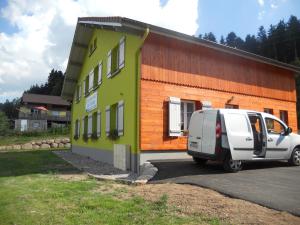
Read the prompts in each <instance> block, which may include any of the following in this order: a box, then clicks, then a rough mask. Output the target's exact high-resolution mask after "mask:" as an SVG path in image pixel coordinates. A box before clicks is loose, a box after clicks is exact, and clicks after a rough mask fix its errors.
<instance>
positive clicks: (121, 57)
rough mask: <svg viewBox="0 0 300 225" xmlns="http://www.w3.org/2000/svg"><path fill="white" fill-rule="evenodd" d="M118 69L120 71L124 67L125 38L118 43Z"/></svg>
mask: <svg viewBox="0 0 300 225" xmlns="http://www.w3.org/2000/svg"><path fill="white" fill-rule="evenodd" d="M118 56H119V59H118V62H119V69H122V68H123V67H124V65H125V37H122V38H121V40H120V43H119V54H118Z"/></svg>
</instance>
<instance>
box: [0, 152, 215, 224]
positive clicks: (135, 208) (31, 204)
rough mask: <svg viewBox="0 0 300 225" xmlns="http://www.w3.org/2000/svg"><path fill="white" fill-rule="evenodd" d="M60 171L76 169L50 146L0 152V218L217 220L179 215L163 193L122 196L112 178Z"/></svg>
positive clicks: (144, 221)
mask: <svg viewBox="0 0 300 225" xmlns="http://www.w3.org/2000/svg"><path fill="white" fill-rule="evenodd" d="M61 174H79V171H77V170H76V169H74V168H73V167H72V166H71V165H69V164H67V163H66V162H65V161H63V160H61V159H60V158H58V157H57V156H55V155H54V154H53V153H52V152H51V151H48V150H42V151H41V150H40V151H26V152H21V151H19V152H17V151H11V152H4V153H0V224H1V225H6V224H16V225H18V224H22V225H26V224H30V225H31V224H47V225H48V224H49V225H51V224H66V225H68V224H143V225H147V224H151V225H152V224H155V225H159V224H203V223H205V224H207V223H208V224H219V221H218V220H217V219H214V218H212V219H203V217H201V216H197V215H195V216H189V217H187V216H185V215H181V214H180V213H179V212H178V211H177V210H176V209H175V208H172V207H169V206H168V205H167V199H168V196H167V195H163V196H162V197H161V198H160V199H159V200H158V201H156V202H147V201H146V200H144V199H142V198H140V197H129V198H122V194H126V190H125V189H124V190H122V189H117V188H113V183H112V182H108V181H96V180H94V179H90V178H85V179H83V180H67V179H62V178H61V177H60V176H59V175H61ZM124 187H127V186H124ZM127 188H130V187H127ZM99 190H100V191H99ZM103 190H109V191H103Z"/></svg>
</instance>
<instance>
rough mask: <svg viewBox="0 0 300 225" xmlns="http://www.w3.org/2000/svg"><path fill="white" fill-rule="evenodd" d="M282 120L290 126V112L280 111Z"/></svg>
mask: <svg viewBox="0 0 300 225" xmlns="http://www.w3.org/2000/svg"><path fill="white" fill-rule="evenodd" d="M279 113H280V119H281V120H282V121H283V122H284V123H285V124H286V125H288V124H289V120H288V112H287V111H286V110H280V111H279Z"/></svg>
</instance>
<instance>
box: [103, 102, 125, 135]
mask: <svg viewBox="0 0 300 225" xmlns="http://www.w3.org/2000/svg"><path fill="white" fill-rule="evenodd" d="M105 117H106V118H105V131H106V136H123V135H124V101H120V102H118V103H116V104H113V105H110V106H107V107H106V110H105Z"/></svg>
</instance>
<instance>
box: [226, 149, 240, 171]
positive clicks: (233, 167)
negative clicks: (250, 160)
mask: <svg viewBox="0 0 300 225" xmlns="http://www.w3.org/2000/svg"><path fill="white" fill-rule="evenodd" d="M223 167H224V170H225V171H226V172H230V173H237V172H239V171H240V170H241V169H242V161H241V160H232V158H231V154H227V155H226V157H225V160H224V162H223Z"/></svg>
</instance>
